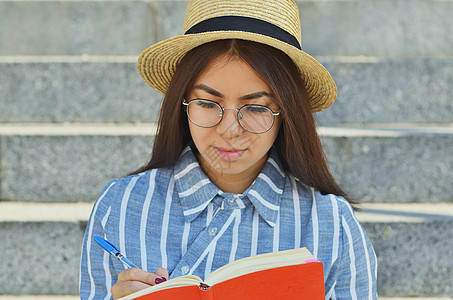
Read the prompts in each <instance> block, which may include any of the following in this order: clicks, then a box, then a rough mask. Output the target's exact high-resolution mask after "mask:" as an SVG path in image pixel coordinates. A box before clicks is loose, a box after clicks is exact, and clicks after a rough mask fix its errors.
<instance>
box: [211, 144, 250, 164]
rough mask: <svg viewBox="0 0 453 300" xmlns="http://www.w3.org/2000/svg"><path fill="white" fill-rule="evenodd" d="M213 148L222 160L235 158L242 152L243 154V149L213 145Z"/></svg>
mask: <svg viewBox="0 0 453 300" xmlns="http://www.w3.org/2000/svg"><path fill="white" fill-rule="evenodd" d="M214 150H215V152H216V154H217V156H218V157H219V158H220V159H222V160H229V161H233V160H237V159H239V158H240V157H241V156H242V154H244V152H245V150H237V149H223V148H217V147H214Z"/></svg>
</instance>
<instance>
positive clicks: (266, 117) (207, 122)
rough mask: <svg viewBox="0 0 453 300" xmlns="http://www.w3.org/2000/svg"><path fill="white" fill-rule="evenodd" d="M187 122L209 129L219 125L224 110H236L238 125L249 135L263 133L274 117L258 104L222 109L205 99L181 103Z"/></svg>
mask: <svg viewBox="0 0 453 300" xmlns="http://www.w3.org/2000/svg"><path fill="white" fill-rule="evenodd" d="M182 104H183V105H185V107H186V112H187V117H188V118H189V120H190V121H191V122H192V123H193V124H195V125H197V126H200V127H203V128H210V127H214V126H216V125H217V124H219V123H220V121H222V119H223V115H224V113H225V110H227V109H230V110H236V111H237V119H238V122H239V124H240V125H241V127H242V128H244V130H246V131H248V132H251V133H265V132H266V131H269V130H270V129H271V128H272V126H273V125H274V121H275V116H278V115H279V114H280V112H273V111H272V110H271V109H270V108H269V107H267V106H264V105H259V104H246V105H244V106H242V107H240V108H230V107H222V106H220V104H219V103H217V102H215V101H212V100H207V99H193V100H190V101H188V102H185V101H184V102H183V103H182Z"/></svg>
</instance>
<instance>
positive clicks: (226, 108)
mask: <svg viewBox="0 0 453 300" xmlns="http://www.w3.org/2000/svg"><path fill="white" fill-rule="evenodd" d="M196 100H203V101H209V102H212V103H214V104H217V106H219V107H220V109H221V112H222V115H221V116H220V119H219V121H218V122H217V123H216V124H214V125H212V126H201V125H198V124H197V123H195V122H194V121H192V119H191V118H190V116H189V110H188V109H187V107H189V104H190V102H192V101H196ZM186 101H187V102H186ZM182 105H184V107H185V110H186V114H187V118H188V119H189V121H190V122H192V123H193V124H194V125H196V126H198V127H201V128H212V127H215V126H217V125H219V123H220V122H222V120H223V116H224V115H225V110H236V111H237V113H236V118H237V121H238V123H239V125H241V127H242V129H244V130H245V131H247V132H250V133H254V134H262V133H266V132H268V131H269V130H271V129H272V127H273V126H274V123H275V117H276V116H279V115H280V113H281V112H280V109H279V110H278V112H274V111H273V110H272V109H271V108H270V107H267V106H266V105H261V104H245V105H242V106H241V107H239V108H234V107H223V106H222V105H220V103H218V102H216V101H214V100H210V99H204V98H194V99H191V100H186V99H183V101H182ZM247 106H260V107H263V108H266V109H267V110H269V111H270V112H271V113H272V124H271V126H269V128H268V129H267V130H265V131H263V132H253V131H250V130H247V129H246V128H245V127H244V126H243V125H242V123H241V121H240V120H241V119H242V117H239V111H240V110H241V109H243V108H244V107H247Z"/></svg>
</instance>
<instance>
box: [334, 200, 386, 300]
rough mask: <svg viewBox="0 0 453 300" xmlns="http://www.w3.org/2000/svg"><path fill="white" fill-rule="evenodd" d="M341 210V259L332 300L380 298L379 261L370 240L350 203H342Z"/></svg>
mask: <svg viewBox="0 0 453 300" xmlns="http://www.w3.org/2000/svg"><path fill="white" fill-rule="evenodd" d="M339 207H340V211H341V213H340V224H341V226H340V230H341V237H340V247H341V249H340V255H341V256H340V259H339V261H338V263H339V266H338V276H337V279H336V283H335V287H334V290H333V293H332V295H331V296H330V297H329V299H369V300H374V299H377V280H376V277H377V259H376V254H375V252H374V249H373V246H372V244H371V241H370V239H369V237H368V235H367V234H366V232H365V230H364V229H363V227H362V226H361V225H360V223H359V222H358V221H357V219H356V218H355V216H354V212H353V210H352V207H351V206H350V205H349V203H347V202H346V201H345V200H341V201H340V203H339ZM326 298H327V297H326Z"/></svg>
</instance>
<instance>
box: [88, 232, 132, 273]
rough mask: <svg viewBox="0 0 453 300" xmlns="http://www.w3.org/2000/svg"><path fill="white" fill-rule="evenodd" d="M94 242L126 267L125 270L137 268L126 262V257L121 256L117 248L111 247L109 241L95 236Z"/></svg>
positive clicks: (128, 261)
mask: <svg viewBox="0 0 453 300" xmlns="http://www.w3.org/2000/svg"><path fill="white" fill-rule="evenodd" d="M94 241H95V242H96V243H97V244H98V245H99V246H101V247H102V249H104V250H105V251H106V252H108V253H109V254H110V255H112V256H114V257H116V258H117V259H118V260H119V261H121V262H122V263H123V264H124V265H125V266H127V268H138V267H137V266H136V265H135V264H134V263H132V262H131V261H130V260H128V259H127V258H126V256H124V255H123V254H121V252H120V250H118V248H116V247H115V245H113V244H112V243H110V242H109V241H107V240H105V239H103V238H101V237H100V236H95V237H94Z"/></svg>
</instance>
